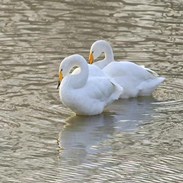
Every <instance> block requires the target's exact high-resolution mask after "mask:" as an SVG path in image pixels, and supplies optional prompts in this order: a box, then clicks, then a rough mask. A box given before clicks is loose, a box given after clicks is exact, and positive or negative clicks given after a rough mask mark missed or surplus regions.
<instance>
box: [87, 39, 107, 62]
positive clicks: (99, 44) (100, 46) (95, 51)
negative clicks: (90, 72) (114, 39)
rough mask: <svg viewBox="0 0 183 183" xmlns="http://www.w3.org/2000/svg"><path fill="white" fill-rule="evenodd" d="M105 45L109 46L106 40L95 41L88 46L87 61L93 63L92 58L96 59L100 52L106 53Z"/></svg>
mask: <svg viewBox="0 0 183 183" xmlns="http://www.w3.org/2000/svg"><path fill="white" fill-rule="evenodd" d="M107 47H108V48H109V47H111V46H110V44H109V43H108V42H107V41H105V40H98V41H95V42H94V43H93V44H92V46H91V48H90V55H89V63H90V64H93V62H94V60H95V59H97V58H98V57H99V56H100V55H101V54H102V53H106V48H107Z"/></svg>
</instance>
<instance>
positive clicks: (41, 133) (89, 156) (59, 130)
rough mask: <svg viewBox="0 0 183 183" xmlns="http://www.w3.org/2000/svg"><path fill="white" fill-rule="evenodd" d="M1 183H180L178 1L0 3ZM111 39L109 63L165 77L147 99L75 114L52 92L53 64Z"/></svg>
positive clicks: (182, 21) (182, 30)
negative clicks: (128, 62)
mask: <svg viewBox="0 0 183 183" xmlns="http://www.w3.org/2000/svg"><path fill="white" fill-rule="evenodd" d="M0 5H1V6H0V28H1V30H0V42H1V44H0V55H1V57H0V63H1V64H0V83H1V87H0V104H1V105H0V127H1V128H0V130H1V132H0V134H1V135H0V180H1V182H2V183H5V182H17V183H19V182H40V183H42V182H120V183H121V182H124V183H128V182H129V183H130V182H135V183H137V182H140V183H141V182H161V183H163V182H165V183H167V182H171V183H173V182H176V183H177V182H182V181H183V133H182V131H183V120H182V119H183V74H182V73H183V62H182V55H183V40H182V36H183V13H182V11H183V3H182V2H181V1H175V0H173V1H172V0H163V1H160V0H146V1H144V0H141V1H136V0H134V1H130V0H124V1H119V0H116V1H108V2H106V1H104V0H96V1H88V0H87V1H85V2H83V1H81V0H78V1H74V0H63V1H58V0H54V1H46V0H44V1H38V0H32V1H26V0H21V1H12V0H3V1H1V3H0ZM98 39H105V40H108V41H110V43H111V45H112V46H113V49H114V54H115V59H116V60H133V61H134V62H135V63H137V64H140V65H145V66H146V67H149V68H151V69H153V70H154V71H156V72H157V73H158V74H159V75H162V76H164V77H166V81H165V82H164V84H163V85H162V86H161V87H159V88H158V90H156V92H154V93H153V96H152V97H141V98H137V99H129V100H119V101H116V102H115V103H113V104H112V105H110V106H109V107H108V108H107V109H106V111H105V112H104V113H103V114H101V115H98V116H93V117H78V116H75V115H74V113H73V112H72V111H70V110H69V109H67V108H66V107H65V106H63V105H62V104H61V102H60V100H59V96H58V90H56V84H57V77H58V67H59V64H60V61H61V60H62V59H63V58H64V57H65V56H68V55H70V54H74V53H78V54H82V55H83V56H84V57H85V58H88V53H89V48H90V46H91V44H92V43H93V42H94V41H95V40H98Z"/></svg>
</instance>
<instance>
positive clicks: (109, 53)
mask: <svg viewBox="0 0 183 183" xmlns="http://www.w3.org/2000/svg"><path fill="white" fill-rule="evenodd" d="M102 47H103V52H104V54H105V59H104V60H106V62H109V63H110V62H112V61H114V54H113V50H112V47H111V46H110V45H109V44H108V43H105V44H102Z"/></svg>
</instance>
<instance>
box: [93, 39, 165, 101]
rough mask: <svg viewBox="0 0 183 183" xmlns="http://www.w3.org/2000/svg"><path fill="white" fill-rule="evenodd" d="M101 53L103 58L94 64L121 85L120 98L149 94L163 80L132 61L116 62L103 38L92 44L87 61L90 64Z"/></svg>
mask: <svg viewBox="0 0 183 183" xmlns="http://www.w3.org/2000/svg"><path fill="white" fill-rule="evenodd" d="M102 53H104V54H105V58H104V59H103V60H101V61H97V62H95V63H94V64H95V65H96V66H98V67H99V68H101V69H102V70H103V72H104V73H105V74H106V75H108V76H109V77H111V78H113V79H114V80H115V81H116V82H117V83H118V84H119V85H120V86H121V87H123V90H124V91H123V93H122V94H121V96H120V98H130V97H137V96H149V95H151V94H152V92H153V91H154V90H155V89H156V88H157V87H158V86H159V85H160V84H161V83H162V82H163V81H164V80H165V78H163V77H158V75H157V74H156V73H155V72H154V71H152V70H150V69H148V68H144V67H142V66H139V65H137V64H135V63H133V62H129V61H121V62H116V61H115V60H114V55H113V50H112V48H111V46H110V44H109V43H108V42H106V41H104V40H98V41H96V42H94V43H93V44H92V46H91V49H90V55H89V63H90V64H92V63H93V62H94V60H95V59H96V58H98V57H99V56H100V55H101V54H102Z"/></svg>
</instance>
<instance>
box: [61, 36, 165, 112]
mask: <svg viewBox="0 0 183 183" xmlns="http://www.w3.org/2000/svg"><path fill="white" fill-rule="evenodd" d="M102 53H104V54H105V58H104V59H103V60H101V61H97V62H95V63H93V62H94V60H95V59H96V58H98V57H99V56H100V55H101V54H102ZM89 63H90V64H88V63H87V62H86V60H85V59H84V57H82V56H81V55H78V54H74V55H71V56H68V57H66V58H65V59H64V60H63V61H62V62H61V64H60V68H59V83H58V87H59V85H60V87H59V95H60V99H61V101H62V103H63V104H64V105H66V106H67V107H69V108H70V109H71V110H73V111H74V112H75V113H76V114H78V115H97V114H100V113H102V112H103V110H104V108H105V107H106V106H107V105H109V104H111V103H112V102H113V101H114V100H117V99H119V98H130V97H137V96H149V95H151V94H152V92H153V91H154V90H155V89H156V88H157V87H158V86H159V85H160V84H161V83H162V82H163V81H164V80H165V78H163V77H159V76H158V75H157V74H156V73H155V72H154V71H152V70H150V69H148V68H145V67H143V66H139V65H137V64H135V63H133V62H129V61H120V62H118V61H115V60H114V55H113V50H112V47H111V46H110V44H109V43H108V42H106V41H104V40H98V41H96V42H94V43H93V45H92V46H91V49H90V55H89ZM75 67H77V68H76V69H74V70H73V68H75ZM61 81H62V82H61ZM60 82H61V84H60Z"/></svg>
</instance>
